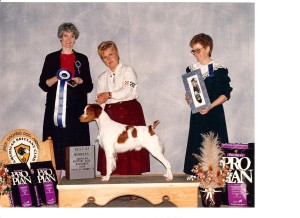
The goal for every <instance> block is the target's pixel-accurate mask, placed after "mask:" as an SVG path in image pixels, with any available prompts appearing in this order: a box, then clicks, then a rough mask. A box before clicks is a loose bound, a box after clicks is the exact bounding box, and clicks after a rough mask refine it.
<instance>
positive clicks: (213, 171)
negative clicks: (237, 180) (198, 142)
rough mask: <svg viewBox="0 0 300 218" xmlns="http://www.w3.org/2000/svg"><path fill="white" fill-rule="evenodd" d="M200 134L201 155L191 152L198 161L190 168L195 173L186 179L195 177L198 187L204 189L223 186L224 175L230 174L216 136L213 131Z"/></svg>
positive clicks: (224, 182) (224, 181)
mask: <svg viewBox="0 0 300 218" xmlns="http://www.w3.org/2000/svg"><path fill="white" fill-rule="evenodd" d="M201 136H202V138H203V142H202V147H200V151H201V155H198V154H193V156H194V157H195V158H196V159H197V160H198V162H199V163H198V164H197V165H194V167H193V169H192V170H191V171H192V172H193V173H194V174H195V175H190V176H189V177H188V178H187V179H188V180H194V179H196V180H197V182H199V187H200V188H204V189H215V188H221V187H224V186H225V184H226V177H227V176H229V175H230V169H229V167H228V166H225V164H224V161H223V160H222V156H223V154H224V153H223V151H222V150H221V148H220V142H219V141H218V137H217V136H215V135H214V133H213V132H209V133H207V134H202V135H201Z"/></svg>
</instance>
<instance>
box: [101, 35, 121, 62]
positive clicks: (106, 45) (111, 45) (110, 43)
mask: <svg viewBox="0 0 300 218" xmlns="http://www.w3.org/2000/svg"><path fill="white" fill-rule="evenodd" d="M108 48H113V49H114V50H116V52H117V55H118V59H120V57H119V51H118V48H117V45H116V43H114V42H113V41H111V40H109V41H103V42H101V43H100V45H99V46H98V55H99V56H100V58H101V59H102V54H103V51H105V50H106V49H108Z"/></svg>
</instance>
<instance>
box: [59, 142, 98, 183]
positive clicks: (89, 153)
mask: <svg viewBox="0 0 300 218" xmlns="http://www.w3.org/2000/svg"><path fill="white" fill-rule="evenodd" d="M65 154H66V178H67V179H68V180H72V179H90V178H95V146H76V147H66V153H65Z"/></svg>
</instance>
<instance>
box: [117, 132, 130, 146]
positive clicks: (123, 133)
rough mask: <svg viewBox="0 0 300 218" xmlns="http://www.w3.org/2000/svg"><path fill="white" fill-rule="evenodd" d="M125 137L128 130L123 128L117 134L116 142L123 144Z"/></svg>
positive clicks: (126, 137)
mask: <svg viewBox="0 0 300 218" xmlns="http://www.w3.org/2000/svg"><path fill="white" fill-rule="evenodd" d="M127 139H128V132H127V131H125V130H124V131H123V132H122V133H121V134H120V135H119V137H118V140H117V142H118V143H119V144H124V143H125V142H126V140H127Z"/></svg>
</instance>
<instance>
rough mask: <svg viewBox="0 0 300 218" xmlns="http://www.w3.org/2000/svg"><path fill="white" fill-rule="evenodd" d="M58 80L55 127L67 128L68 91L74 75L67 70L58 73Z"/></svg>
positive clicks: (54, 117)
mask: <svg viewBox="0 0 300 218" xmlns="http://www.w3.org/2000/svg"><path fill="white" fill-rule="evenodd" d="M56 76H57V78H58V83H57V89H56V98H55V106H54V116H53V119H54V124H55V126H58V127H61V128H65V127H66V105H67V89H68V86H67V85H68V81H70V80H71V79H72V73H71V72H70V71H68V70H66V69H60V70H58V71H57V73H56Z"/></svg>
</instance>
